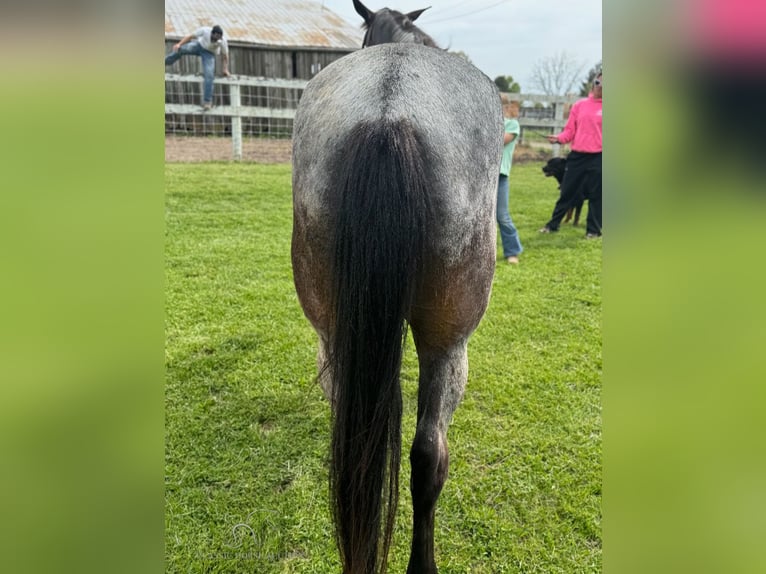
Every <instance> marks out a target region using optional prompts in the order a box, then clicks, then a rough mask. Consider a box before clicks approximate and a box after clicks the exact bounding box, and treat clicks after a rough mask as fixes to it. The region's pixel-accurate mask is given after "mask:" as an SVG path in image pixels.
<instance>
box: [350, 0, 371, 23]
mask: <svg viewBox="0 0 766 574" xmlns="http://www.w3.org/2000/svg"><path fill="white" fill-rule="evenodd" d="M354 9H356V13H357V14H359V15H360V16H361V17H362V18H363V19H364V22H365V23H366V24H369V23H370V22H372V17H373V16H374V15H375V13H374V12H370V10H369V9H368V8H367V6H365V5H364V4H362V3H361V2H360V1H359V0H354Z"/></svg>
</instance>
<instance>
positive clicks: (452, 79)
mask: <svg viewBox="0 0 766 574" xmlns="http://www.w3.org/2000/svg"><path fill="white" fill-rule="evenodd" d="M354 5H355V7H356V10H357V12H359V14H360V15H361V16H362V17H363V18H364V21H365V27H366V28H367V34H366V38H365V44H366V45H367V46H372V47H368V48H365V49H363V50H358V51H356V52H354V53H352V54H350V55H348V56H345V57H343V58H341V59H340V60H337V61H336V62H333V63H332V64H331V65H330V66H328V67H327V68H325V69H324V70H322V72H321V73H319V74H318V75H317V76H316V77H315V78H313V79H312V80H311V81H310V82H309V83H308V85H307V86H306V89H305V91H304V93H303V96H302V98H301V102H300V106H299V108H298V111H297V113H296V116H295V122H294V131H293V142H294V147H293V237H292V264H293V274H294V279H295V287H296V291H297V293H298V298H299V300H300V303H301V305H302V307H303V310H304V313H305V314H306V316H307V317H308V319H309V321H310V322H311V324H312V325H313V327H314V329H315V330H316V331H317V334H318V335H319V353H318V357H317V362H318V366H319V382H320V384H321V386H322V389H323V391H324V393H325V395H326V396H327V398H328V400H329V401H330V403H331V405H332V408H333V415H334V416H333V430H332V445H331V457H330V458H331V460H330V492H331V505H332V508H333V515H334V516H333V518H334V521H335V529H336V541H337V544H338V548H339V551H340V555H341V560H342V564H343V572H344V573H346V574H368V573H375V572H385V570H386V560H387V556H388V551H389V548H390V545H391V540H392V531H393V526H394V517H395V513H396V506H397V502H398V489H399V483H398V477H399V459H400V452H401V414H402V399H401V389H400V383H399V371H400V367H401V360H402V353H403V347H404V343H405V337H406V333H407V328H408V325H409V326H410V327H411V328H412V333H413V338H414V341H415V347H416V350H417V354H418V362H419V369H420V375H419V387H418V414H417V430H416V434H415V439H414V442H413V444H412V449H411V451H410V461H411V465H412V478H411V483H410V489H411V494H412V500H413V510H414V512H413V514H414V516H413V522H414V527H413V536H412V550H411V554H410V559H409V566H408V568H407V572H409V573H410V574H414V573H418V574H420V573H434V572H436V564H435V561H434V513H435V508H436V500H437V498H438V496H439V493H440V492H441V489H442V486H443V485H444V482H445V480H446V478H447V467H448V462H449V456H448V451H447V435H446V433H447V427H448V425H449V423H450V421H451V419H452V414H453V412H454V410H455V408H456V407H457V405H458V403H459V402H460V399H461V398H462V396H463V391H464V389H465V385H466V379H467V375H468V357H467V352H466V346H467V342H468V338H469V336H470V335H471V333H472V332H473V331H474V329H475V328H476V327H477V325H478V324H479V321H480V320H481V317H482V315H483V314H484V311H485V310H486V308H487V304H488V301H489V295H490V289H491V283H492V276H493V274H494V269H495V255H496V247H495V241H496V235H495V233H496V232H495V202H496V186H497V174H498V173H499V172H498V169H499V165H500V155H501V151H502V141H503V138H502V132H503V121H502V114H501V106H500V98H499V95H498V92H497V90H496V88H495V86H494V84H493V83H492V82H491V81H490V80H489V79H488V78H487V77H486V76H484V75H483V74H482V73H481V72H479V71H478V70H477V69H476V68H474V67H473V66H471V65H470V64H469V63H467V62H466V61H465V60H464V59H463V58H460V57H459V56H455V55H451V54H448V53H446V52H445V51H443V50H440V49H437V48H435V47H428V46H427V45H424V44H428V45H430V46H435V45H434V44H433V41H432V40H431V39H430V38H429V37H428V36H427V35H425V34H424V33H423V32H422V31H420V30H418V29H417V28H416V27H415V26H414V25H413V24H412V21H413V20H415V19H416V18H417V17H418V16H419V15H420V13H421V12H422V10H419V11H417V12H411V13H409V14H401V13H399V12H395V11H392V10H388V9H384V10H380V11H379V12H375V13H373V12H370V11H369V10H368V9H367V8H366V7H364V5H362V3H361V2H359V1H358V0H354ZM397 38H398V39H400V40H402V41H405V42H406V43H385V42H391V41H392V40H394V39H397ZM415 42H417V43H415ZM374 44H381V45H374ZM373 45H374V46H373Z"/></svg>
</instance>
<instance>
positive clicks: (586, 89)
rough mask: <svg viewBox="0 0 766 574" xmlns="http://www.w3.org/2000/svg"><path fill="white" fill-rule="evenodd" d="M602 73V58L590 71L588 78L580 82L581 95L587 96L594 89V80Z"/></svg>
mask: <svg viewBox="0 0 766 574" xmlns="http://www.w3.org/2000/svg"><path fill="white" fill-rule="evenodd" d="M600 73H601V60H599V61H598V63H597V64H596V65H595V66H593V67H592V68H591V69H590V71H588V79H587V80H585V81H584V82H583V83H582V84H580V96H581V97H583V98H585V97H587V96H588V94H590V92H591V90H593V80H595V79H596V76H598V75H599V74H600Z"/></svg>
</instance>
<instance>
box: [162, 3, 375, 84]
mask: <svg viewBox="0 0 766 574" xmlns="http://www.w3.org/2000/svg"><path fill="white" fill-rule="evenodd" d="M349 1H350V0H349ZM359 23H360V24H361V19H360V22H359ZM215 24H218V25H219V26H221V28H223V31H224V36H225V37H226V39H227V41H228V43H229V69H230V70H231V72H232V73H233V74H241V75H245V76H261V77H266V78H281V79H294V78H297V79H304V80H309V79H311V78H312V76H313V75H314V74H316V73H317V72H318V71H319V70H320V69H321V68H323V67H324V66H326V65H327V64H329V63H330V62H332V61H334V60H337V59H338V58H340V57H342V56H345V55H346V54H348V53H350V52H353V51H354V50H357V49H358V48H360V47H361V46H362V39H363V37H364V34H363V33H362V30H361V27H360V26H355V25H353V24H351V23H348V22H346V21H345V20H343V19H342V18H341V17H340V16H338V15H336V14H335V13H334V12H331V11H330V10H328V9H327V8H325V7H324V6H323V4H322V3H321V2H320V1H312V0H238V1H233V0H166V1H165V53H167V52H169V51H170V50H171V49H172V46H173V44H175V43H176V42H178V40H180V39H181V38H183V37H184V36H186V35H187V34H189V33H191V32H193V31H194V30H196V29H197V28H199V27H200V26H213V25H215ZM218 64H219V66H218V67H217V68H216V69H217V70H220V62H218ZM173 71H174V72H177V73H180V74H197V73H201V72H202V69H201V66H200V63H199V58H182V59H181V60H180V61H179V62H178V63H177V64H175V65H174V67H173Z"/></svg>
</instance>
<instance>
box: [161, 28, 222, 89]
mask: <svg viewBox="0 0 766 574" xmlns="http://www.w3.org/2000/svg"><path fill="white" fill-rule="evenodd" d="M189 55H191V56H199V57H200V58H202V77H203V78H204V83H203V86H204V87H203V89H202V92H203V93H202V100H203V103H205V104H211V103H213V78H214V77H215V54H213V52H210V51H208V50H205V48H203V47H202V46H200V43H199V42H197V41H196V40H192V41H191V42H187V43H186V44H184V45H183V46H181V48H179V50H178V52H171V53H170V54H168V55H167V56H165V65H166V66H170V65H171V64H175V63H176V62H177V61H178V59H179V58H180V57H181V56H189Z"/></svg>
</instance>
